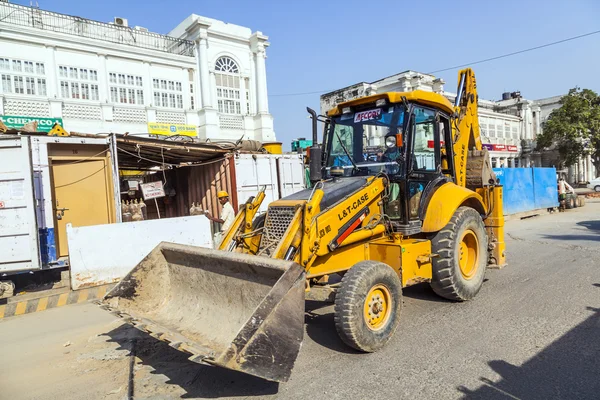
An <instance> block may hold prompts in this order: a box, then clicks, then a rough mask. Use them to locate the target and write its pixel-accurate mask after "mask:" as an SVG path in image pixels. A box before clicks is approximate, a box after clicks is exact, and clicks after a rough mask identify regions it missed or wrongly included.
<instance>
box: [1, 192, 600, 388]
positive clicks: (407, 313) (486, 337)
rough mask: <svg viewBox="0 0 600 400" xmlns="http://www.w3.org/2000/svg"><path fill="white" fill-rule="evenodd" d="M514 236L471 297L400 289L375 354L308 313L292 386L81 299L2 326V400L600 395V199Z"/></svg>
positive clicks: (523, 226) (328, 312)
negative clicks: (201, 358)
mask: <svg viewBox="0 0 600 400" xmlns="http://www.w3.org/2000/svg"><path fill="white" fill-rule="evenodd" d="M506 232H507V238H506V242H507V255H508V263H509V265H508V266H507V267H506V268H504V269H502V270H490V271H488V272H487V275H486V282H485V283H484V286H483V288H482V290H481V292H480V293H479V295H478V296H477V298H476V299H475V300H473V301H470V302H466V303H452V302H449V301H445V300H443V299H440V298H438V297H437V296H435V294H434V293H433V292H432V291H431V290H430V289H429V287H428V286H427V285H419V286H415V287H411V288H408V289H405V291H404V304H403V310H402V317H403V319H402V322H401V325H400V328H399V329H398V331H397V332H396V334H395V336H394V338H393V339H392V340H391V341H390V343H389V344H388V345H387V347H385V348H384V349H383V350H382V351H380V352H378V353H375V354H360V353H357V352H354V351H352V350H350V349H349V348H347V347H346V346H345V345H344V344H343V343H342V342H341V341H340V339H339V338H338V337H337V334H336V331H335V328H334V326H333V314H332V312H333V308H332V307H331V306H326V307H321V308H318V307H319V306H318V305H316V304H308V305H307V309H308V310H309V311H308V312H307V316H306V321H307V324H306V335H305V340H304V344H303V347H302V349H301V352H300V356H299V357H298V360H297V362H296V366H295V368H294V370H293V373H292V377H291V379H290V381H289V382H287V383H285V384H275V383H270V382H266V381H262V380H260V379H256V378H253V377H250V376H247V375H243V374H239V373H235V372H231V371H228V370H224V369H220V368H213V367H205V366H202V365H198V364H194V363H192V362H190V361H188V360H187V359H186V356H185V354H183V353H180V352H178V351H176V350H173V349H172V348H170V347H168V346H167V345H165V344H163V343H161V342H157V341H155V340H154V339H152V338H151V337H148V336H145V335H143V334H141V333H138V332H137V331H135V330H134V329H132V328H130V327H128V326H124V325H121V323H120V321H119V320H117V319H115V318H114V317H113V316H112V315H110V314H108V313H106V312H104V311H102V310H100V309H98V308H97V307H96V306H94V305H91V304H86V305H76V306H68V307H64V308H62V309H53V310H48V311H44V312H41V313H36V314H30V315H24V316H20V317H12V318H8V319H5V320H2V321H0V338H2V350H1V352H0V353H1V357H0V398H2V399H4V398H10V399H13V398H14V399H82V398H89V399H96V398H98V399H101V398H109V399H110V398H115V399H123V398H127V397H128V396H131V395H133V397H134V398H136V399H171V398H217V397H224V398H246V397H253V398H281V399H306V398H312V399H364V398H382V399H404V398H406V399H409V398H410V399H432V398H435V399H460V398H464V399H598V398H600V269H599V265H600V202H591V201H590V200H588V202H587V204H586V206H585V207H584V208H579V209H575V210H569V211H567V212H564V213H555V214H550V215H543V216H539V217H533V218H529V219H524V220H517V221H514V220H513V221H509V222H508V223H507V226H506ZM132 349H133V353H132ZM130 354H133V355H135V357H134V356H133V355H130Z"/></svg>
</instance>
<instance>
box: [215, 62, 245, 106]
mask: <svg viewBox="0 0 600 400" xmlns="http://www.w3.org/2000/svg"><path fill="white" fill-rule="evenodd" d="M215 79H216V81H217V103H218V106H219V112H220V113H223V114H237V115H240V114H241V113H242V106H241V103H240V98H241V96H240V91H241V82H240V79H241V78H240V69H239V67H238V65H237V63H236V62H235V61H233V59H232V58H230V57H220V58H219V59H218V60H217V62H216V63H215Z"/></svg>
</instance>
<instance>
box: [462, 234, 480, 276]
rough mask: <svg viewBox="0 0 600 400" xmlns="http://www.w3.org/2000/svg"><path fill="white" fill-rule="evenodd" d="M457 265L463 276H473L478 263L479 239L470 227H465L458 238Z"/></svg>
mask: <svg viewBox="0 0 600 400" xmlns="http://www.w3.org/2000/svg"><path fill="white" fill-rule="evenodd" d="M458 265H459V267H460V273H461V274H462V276H463V278H465V279H471V278H473V276H475V273H476V272H477V266H478V265H479V240H477V235H476V234H475V232H473V231H472V230H470V229H467V230H466V231H465V232H464V233H463V234H462V237H461V239H460V243H459V246H458Z"/></svg>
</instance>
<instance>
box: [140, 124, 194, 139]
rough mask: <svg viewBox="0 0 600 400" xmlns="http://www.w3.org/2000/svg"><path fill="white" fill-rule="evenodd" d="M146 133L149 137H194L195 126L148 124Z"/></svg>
mask: <svg viewBox="0 0 600 400" xmlns="http://www.w3.org/2000/svg"><path fill="white" fill-rule="evenodd" d="M148 133H150V134H151V135H165V136H172V135H182V136H196V125H184V124H166V123H163V122H148Z"/></svg>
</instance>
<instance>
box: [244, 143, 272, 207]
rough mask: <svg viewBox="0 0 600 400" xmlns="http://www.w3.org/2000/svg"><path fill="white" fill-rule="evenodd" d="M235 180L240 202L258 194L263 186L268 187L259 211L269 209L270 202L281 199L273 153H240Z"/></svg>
mask: <svg viewBox="0 0 600 400" xmlns="http://www.w3.org/2000/svg"><path fill="white" fill-rule="evenodd" d="M235 180H236V183H237V193H238V203H239V204H243V203H245V202H246V200H248V198H249V197H251V196H256V194H257V193H258V191H259V190H260V188H261V187H262V186H265V187H266V189H265V199H264V200H263V202H262V204H261V206H260V209H259V212H265V211H267V208H268V207H269V204H270V203H271V202H272V201H274V200H277V199H279V182H278V179H277V165H276V158H275V157H273V156H271V155H257V154H240V156H239V157H238V158H236V160H235Z"/></svg>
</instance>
